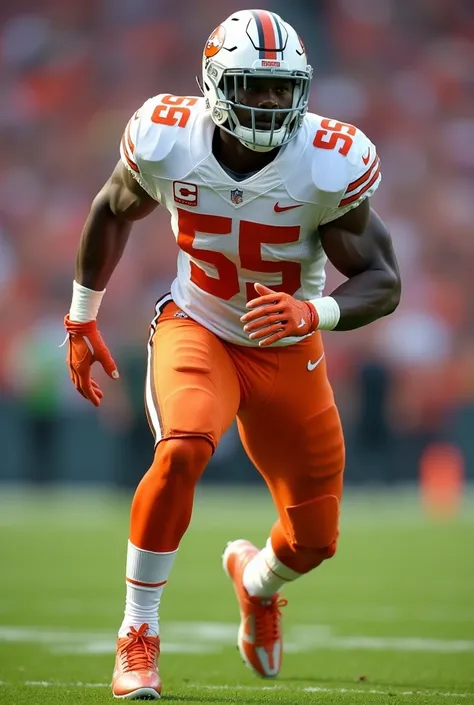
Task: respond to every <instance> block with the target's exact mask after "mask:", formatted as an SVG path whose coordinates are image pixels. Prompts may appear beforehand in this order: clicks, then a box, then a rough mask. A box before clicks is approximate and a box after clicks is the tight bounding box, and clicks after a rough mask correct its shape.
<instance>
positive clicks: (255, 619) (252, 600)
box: [222, 539, 287, 678]
mask: <svg viewBox="0 0 474 705" xmlns="http://www.w3.org/2000/svg"><path fill="white" fill-rule="evenodd" d="M257 553H259V550H258V548H257V547H256V546H254V545H253V544H252V543H250V541H245V540H244V539H238V540H237V541H232V542H231V543H229V544H227V548H226V549H225V551H224V555H223V557H222V562H223V566H224V570H225V572H226V573H227V575H228V576H229V577H230V579H231V580H232V582H233V583H234V588H235V592H236V595H237V600H238V603H239V608H240V627H239V633H238V636H237V644H238V647H239V651H240V654H241V656H242V658H243V660H244V662H245V663H246V664H247V666H249V667H250V668H251V669H252V671H254V672H255V673H257V675H259V676H263V677H264V678H275V676H277V675H278V673H279V672H280V668H281V661H282V656H283V637H282V632H281V612H280V607H284V606H285V605H286V604H287V600H284V599H281V598H280V595H279V593H276V594H275V595H273V596H272V597H269V598H261V597H251V596H250V595H249V594H248V592H247V590H246V589H245V587H244V584H243V575H244V568H245V566H246V565H247V563H248V562H249V561H251V560H252V558H253V557H254V556H255V555H256V554H257Z"/></svg>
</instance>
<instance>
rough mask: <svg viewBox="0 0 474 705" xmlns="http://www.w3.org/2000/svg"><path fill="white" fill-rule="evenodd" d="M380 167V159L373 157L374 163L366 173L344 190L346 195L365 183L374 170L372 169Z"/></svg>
mask: <svg viewBox="0 0 474 705" xmlns="http://www.w3.org/2000/svg"><path fill="white" fill-rule="evenodd" d="M379 165H380V159H379V157H377V156H376V157H375V159H374V161H373V162H372V164H371V165H370V166H369V168H368V169H367V171H366V172H365V173H364V174H362V176H359V178H358V179H357V180H356V181H353V182H352V183H350V184H349V186H348V187H347V190H346V195H347V194H349V193H350V192H351V191H355V190H356V189H357V188H359V186H362V184H363V183H364V182H365V181H367V179H368V178H369V177H370V175H371V173H372V171H373V170H374V167H379Z"/></svg>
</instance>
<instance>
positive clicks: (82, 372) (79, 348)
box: [64, 315, 119, 406]
mask: <svg viewBox="0 0 474 705" xmlns="http://www.w3.org/2000/svg"><path fill="white" fill-rule="evenodd" d="M64 325H65V327H66V330H67V332H68V346H69V350H68V356H67V363H68V365H69V372H70V374H71V379H72V383H73V384H74V386H75V387H76V389H77V391H78V392H79V393H80V394H82V396H83V397H85V398H86V399H89V401H91V402H92V403H93V404H94V406H99V404H100V400H101V399H102V397H103V396H104V395H103V393H102V390H101V389H100V387H99V385H98V384H97V382H95V381H94V380H93V379H92V377H91V365H92V364H93V363H94V362H100V364H101V365H102V367H103V368H104V370H105V371H106V373H107V374H108V375H109V377H111V378H112V379H118V377H119V373H118V370H117V365H116V364H115V362H114V361H113V359H112V356H111V354H110V353H109V351H108V349H107V346H106V345H105V343H104V341H103V340H102V336H101V334H100V333H99V331H98V330H97V322H96V321H89V322H88V323H78V322H77V321H70V320H69V315H67V316H66V317H65V319H64Z"/></svg>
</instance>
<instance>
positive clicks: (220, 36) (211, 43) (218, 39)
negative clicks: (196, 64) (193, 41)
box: [204, 24, 225, 59]
mask: <svg viewBox="0 0 474 705" xmlns="http://www.w3.org/2000/svg"><path fill="white" fill-rule="evenodd" d="M224 40H225V28H224V27H223V26H222V25H221V24H220V25H219V27H216V29H215V30H214V31H213V33H212V34H211V36H210V37H209V39H208V40H207V42H206V46H205V47H204V56H205V57H206V58H208V59H210V58H211V56H215V55H216V54H217V53H218V52H219V51H220V50H221V49H222V47H223V46H224Z"/></svg>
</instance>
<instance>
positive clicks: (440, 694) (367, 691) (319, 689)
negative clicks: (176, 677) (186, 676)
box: [0, 681, 474, 699]
mask: <svg viewBox="0 0 474 705" xmlns="http://www.w3.org/2000/svg"><path fill="white" fill-rule="evenodd" d="M8 685H9V684H8V683H5V681H0V687H1V686H8ZM23 685H26V686H30V687H35V688H109V687H110V683H82V682H80V681H79V682H77V683H74V682H73V683H60V682H59V683H58V682H54V681H25V682H24V683H23ZM185 688H192V689H193V690H200V689H202V690H213V691H227V692H235V691H254V692H268V691H286V692H293V693H295V692H296V693H333V694H335V693H337V694H339V695H350V694H354V695H396V696H400V695H403V696H405V697H409V696H412V695H417V696H422V697H431V698H464V699H467V698H474V693H452V692H446V691H426V690H423V689H420V690H397V689H396V688H390V690H381V689H378V688H326V687H323V686H306V687H298V686H295V687H293V686H291V687H289V686H285V685H270V686H258V685H205V684H200V683H188V684H186V685H185Z"/></svg>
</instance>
